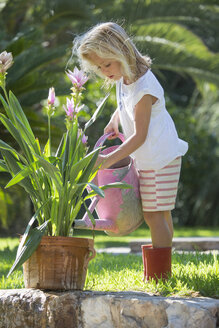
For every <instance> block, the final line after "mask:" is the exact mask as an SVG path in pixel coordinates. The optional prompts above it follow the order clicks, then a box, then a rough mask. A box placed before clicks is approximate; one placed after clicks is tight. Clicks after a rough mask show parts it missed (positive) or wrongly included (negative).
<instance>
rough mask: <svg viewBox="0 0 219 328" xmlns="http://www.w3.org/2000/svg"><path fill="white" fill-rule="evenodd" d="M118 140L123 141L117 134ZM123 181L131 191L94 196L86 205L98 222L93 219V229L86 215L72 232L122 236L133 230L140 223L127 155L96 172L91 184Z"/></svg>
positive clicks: (136, 191) (136, 190)
mask: <svg viewBox="0 0 219 328" xmlns="http://www.w3.org/2000/svg"><path fill="white" fill-rule="evenodd" d="M109 135H110V134H105V135H103V136H102V137H101V138H100V139H99V140H98V141H97V143H96V145H95V146H94V148H97V147H99V146H102V145H103V144H104V142H105V141H106V139H107V138H108V137H109ZM119 138H120V139H121V141H122V142H123V141H124V136H123V135H122V134H121V133H120V134H119ZM117 147H119V146H112V147H108V148H105V149H103V150H102V151H101V154H109V153H110V152H112V151H114V150H115V149H116V148H117ZM120 181H123V182H126V183H128V184H130V185H132V186H133V188H132V189H118V188H110V189H106V190H105V191H104V192H105V197H104V198H101V197H99V196H96V197H95V198H94V199H93V201H92V202H91V204H90V206H89V210H90V211H91V212H93V211H94V209H95V210H96V212H97V215H98V217H99V219H97V220H95V223H96V224H95V227H94V226H93V224H92V222H91V220H90V219H89V216H88V214H87V213H85V215H84V217H83V219H82V220H76V221H75V224H74V228H75V229H94V230H103V231H105V232H106V233H107V234H108V235H115V236H123V235H127V234H129V233H131V232H132V231H134V230H136V229H137V228H138V227H139V226H140V225H141V224H142V223H143V221H144V219H143V212H142V207H141V198H140V193H139V179H138V172H137V170H136V168H135V166H134V163H133V159H132V158H131V157H130V156H128V157H126V158H125V159H123V160H121V161H119V162H117V163H116V164H114V165H113V166H112V167H110V168H108V169H103V170H99V171H98V173H97V175H96V177H95V179H94V183H95V184H96V185H98V186H103V185H106V184H108V183H113V182H120Z"/></svg>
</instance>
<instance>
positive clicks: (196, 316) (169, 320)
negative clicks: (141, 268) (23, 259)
mask: <svg viewBox="0 0 219 328" xmlns="http://www.w3.org/2000/svg"><path fill="white" fill-rule="evenodd" d="M218 318H219V300H215V299H209V298H173V297H170V298H165V297H157V296H150V295H149V294H146V293H143V292H139V293H138V292H115V293H113V292H111V293H106V292H88V291H87V292H86V291H84V292H80V291H74V292H59V293H57V292H43V291H40V290H34V289H17V290H16V289H14V290H0V328H139V327H143V328H161V327H162V328H216V327H217V326H218V323H219V320H218Z"/></svg>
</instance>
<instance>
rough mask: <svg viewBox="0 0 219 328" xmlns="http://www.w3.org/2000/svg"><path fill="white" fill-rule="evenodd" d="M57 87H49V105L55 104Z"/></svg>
mask: <svg viewBox="0 0 219 328" xmlns="http://www.w3.org/2000/svg"><path fill="white" fill-rule="evenodd" d="M55 97H56V95H55V89H54V88H50V89H49V95H48V104H49V105H54V102H55Z"/></svg>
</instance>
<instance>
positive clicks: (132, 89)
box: [116, 70, 188, 170]
mask: <svg viewBox="0 0 219 328" xmlns="http://www.w3.org/2000/svg"><path fill="white" fill-rule="evenodd" d="M147 94H150V95H152V96H154V97H156V98H157V99H158V100H157V101H156V102H155V104H154V105H152V111H151V118H150V123H149V127H148V134H147V137H146V140H145V142H144V144H143V145H141V146H140V147H139V148H138V149H137V150H136V151H135V152H133V153H132V154H131V156H132V157H133V158H134V159H135V162H136V166H137V168H138V169H140V170H148V169H153V170H159V169H161V168H163V167H164V166H166V165H167V164H168V163H170V162H171V161H172V160H174V159H175V158H176V157H178V156H183V155H184V154H185V153H186V152H187V150H188V144H187V142H185V141H183V140H181V139H179V138H178V135H177V131H176V128H175V125H174V122H173V120H172V118H171V116H170V115H169V113H168V112H167V110H166V106H165V99H164V91H163V88H162V86H161V85H160V83H159V82H158V80H157V79H156V77H155V76H154V74H153V73H152V72H151V70H148V71H147V72H146V73H145V74H144V75H143V76H141V77H140V78H139V79H138V80H137V81H135V82H134V83H132V84H129V85H126V84H124V83H123V78H121V79H120V80H119V81H117V83H116V95H117V103H118V108H119V117H120V123H121V126H122V129H123V133H124V135H125V138H126V139H127V138H128V137H130V136H131V135H132V134H133V133H134V107H135V105H136V104H137V103H138V102H139V101H140V99H141V98H142V97H143V96H144V95H147Z"/></svg>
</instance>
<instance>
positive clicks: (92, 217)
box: [83, 202, 96, 227]
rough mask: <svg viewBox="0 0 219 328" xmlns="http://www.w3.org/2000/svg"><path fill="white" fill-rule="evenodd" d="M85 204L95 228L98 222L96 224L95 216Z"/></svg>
mask: <svg viewBox="0 0 219 328" xmlns="http://www.w3.org/2000/svg"><path fill="white" fill-rule="evenodd" d="M83 204H84V207H85V209H86V211H87V214H88V216H89V219H90V220H91V222H92V224H93V226H94V227H95V225H96V222H95V219H94V216H93V214H92V213H91V211H90V210H89V208H88V207H87V205H86V203H85V202H84V203H83Z"/></svg>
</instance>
